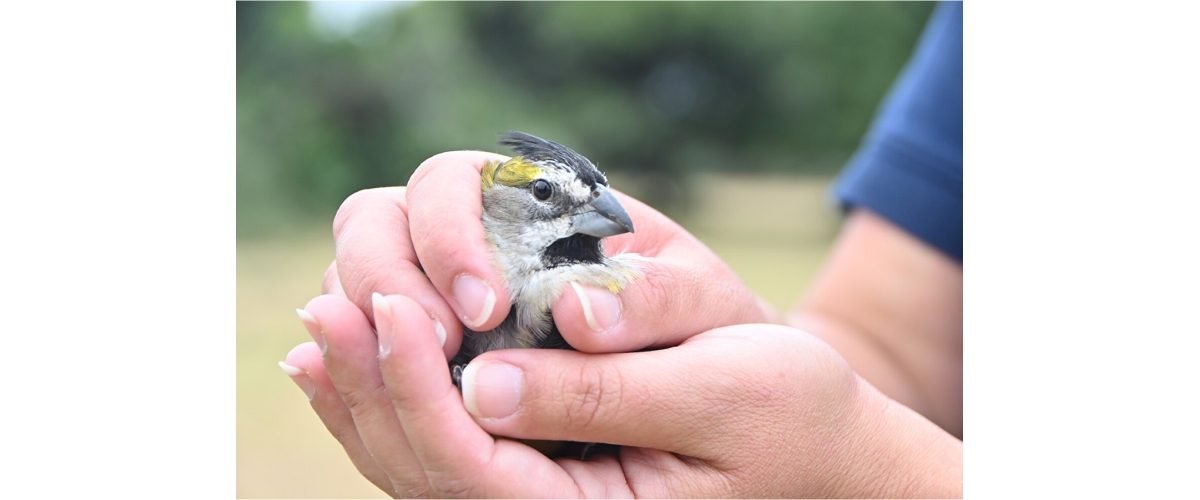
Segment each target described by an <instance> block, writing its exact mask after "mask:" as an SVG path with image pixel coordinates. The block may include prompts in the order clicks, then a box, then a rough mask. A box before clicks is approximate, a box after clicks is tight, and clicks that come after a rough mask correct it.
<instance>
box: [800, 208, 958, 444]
mask: <svg viewBox="0 0 1200 500" xmlns="http://www.w3.org/2000/svg"><path fill="white" fill-rule="evenodd" d="M788 319H789V321H788V322H789V324H791V325H792V326H796V327H798V328H801V329H804V330H807V331H809V332H810V333H812V334H814V335H817V336H818V337H821V338H822V339H824V340H825V341H826V342H827V343H829V344H830V345H832V346H833V347H834V348H835V349H837V350H838V352H840V353H841V354H842V357H844V358H845V359H846V360H847V361H848V362H849V363H850V366H851V367H853V368H854V370H855V371H856V372H858V373H859V375H861V376H862V377H863V378H865V379H867V381H869V382H870V383H871V384H874V386H875V387H877V388H878V389H879V390H880V391H882V392H883V393H884V394H886V395H887V396H889V397H891V398H892V399H894V400H896V401H898V402H900V403H902V404H904V405H907V406H909V407H910V408H912V409H913V410H916V411H917V412H919V413H921V414H922V415H924V416H926V417H927V418H929V419H930V420H932V421H933V422H934V423H936V424H938V425H940V426H941V427H942V428H943V429H946V430H947V431H948V432H950V433H952V434H954V435H956V436H961V435H962V268H961V266H959V264H958V263H957V262H954V261H953V260H950V259H949V258H947V257H945V256H943V255H941V254H939V253H937V252H936V251H934V250H933V249H932V248H930V247H928V246H927V245H925V244H924V243H922V242H920V241H918V240H916V239H915V238H913V237H912V236H910V235H908V234H907V233H905V232H903V231H902V230H900V229H899V228H897V227H895V226H893V225H892V224H890V223H889V222H887V221H886V220H883V219H881V218H879V217H877V216H875V215H873V214H871V213H870V212H866V211H862V210H857V211H855V212H854V213H853V214H852V215H851V216H850V217H849V219H848V220H847V221H846V224H845V226H844V227H843V229H842V234H841V235H840V236H839V237H838V241H837V243H836V244H835V245H834V248H833V250H832V252H830V256H829V258H828V260H827V261H826V264H825V266H824V268H823V269H822V271H821V273H820V275H819V276H818V278H817V279H816V280H815V281H814V282H813V283H812V285H811V286H810V288H809V290H808V294H807V295H806V296H805V297H804V299H803V300H802V301H801V302H800V303H799V305H798V306H797V308H796V309H795V310H794V311H793V312H792V313H791V315H790V317H789V318H788Z"/></svg>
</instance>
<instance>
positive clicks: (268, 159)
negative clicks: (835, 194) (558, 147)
mask: <svg viewBox="0 0 1200 500" xmlns="http://www.w3.org/2000/svg"><path fill="white" fill-rule="evenodd" d="M932 8H933V5H932V4H931V3H917V2H897V3H891V2H870V3H866V2H864V3H858V2H854V3H790V2H782V3H775V2H771V3H717V2H703V3H684V2H664V3H657V2H655V3H649V2H647V3H615V2H614V3H609V2H603V3H590V2H588V3H584V2H578V3H575V2H572V3H557V2H547V3H424V2H390V3H359V2H287V3H283V2H264V3H257V2H255V3H247V2H239V3H238V4H237V161H238V166H237V204H238V210H237V224H238V225H237V238H238V242H237V253H238V257H237V259H238V271H237V273H238V274H237V286H238V294H237V310H238V318H237V324H238V332H237V342H238V346H237V356H238V362H237V363H238V364H237V369H238V374H237V419H238V421H237V433H238V443H237V450H238V451H237V453H238V456H237V469H238V470H237V485H238V486H237V487H238V496H239V497H243V498H246V497H250V498H259V497H293V498H296V497H299V498H323V497H372V498H373V497H380V498H382V497H383V495H382V494H381V493H380V492H379V491H377V490H376V489H375V488H374V487H372V486H371V485H370V484H369V483H367V482H366V480H364V479H362V478H361V477H360V476H359V475H358V474H357V473H356V472H355V471H354V469H353V467H352V466H351V465H350V463H349V460H347V459H346V458H345V456H344V455H343V453H342V451H341V448H340V446H339V445H338V444H337V443H336V442H335V441H334V439H333V438H332V437H331V436H329V434H328V433H326V432H325V431H324V429H323V427H322V426H321V423H320V421H319V420H318V419H317V418H316V417H315V415H314V414H313V413H312V412H311V411H310V410H309V408H308V405H307V402H306V401H305V399H304V396H303V394H302V393H300V391H299V390H298V389H296V388H295V386H294V385H292V383H291V382H290V381H289V380H288V379H287V377H286V376H284V375H283V374H282V373H281V372H280V371H279V368H278V367H277V366H276V361H278V360H281V359H283V356H284V355H285V354H286V353H287V351H288V350H289V349H290V348H291V347H293V346H294V345H296V344H297V343H300V342H303V341H307V340H308V336H307V334H306V333H305V332H304V329H303V327H302V326H301V325H300V323H299V321H298V320H297V319H296V317H295V314H294V312H293V309H294V308H296V307H300V306H303V305H304V303H305V302H307V301H308V299H309V298H311V297H312V296H314V295H316V294H317V293H319V286H320V278H321V274H322V272H323V271H324V269H325V267H326V266H327V265H328V264H329V261H330V260H331V259H332V258H333V248H332V244H331V240H330V235H329V225H330V222H331V220H332V217H333V214H334V212H335V211H336V210H337V207H338V205H339V204H340V203H341V201H342V200H343V199H345V198H346V197H347V196H348V195H350V194H351V193H353V192H354V191H357V190H359V189H363V188H369V187H376V186H384V185H400V184H404V183H406V181H407V179H408V176H409V175H410V174H411V173H412V170H413V169H414V168H416V166H417V165H418V164H420V162H421V161H422V160H424V159H425V158H428V157H429V156H431V155H434V154H436V153H439V152H442V151H448V150H455V149H484V150H492V151H497V152H500V153H508V152H507V151H503V150H499V149H498V147H497V146H495V141H496V139H497V137H498V136H499V134H500V133H501V132H504V131H506V130H522V131H526V132H530V133H533V134H536V135H540V136H543V137H546V138H549V139H553V140H556V141H559V142H562V143H564V144H567V145H569V146H571V147H573V148H575V149H577V150H578V151H580V152H581V153H583V154H584V155H586V156H588V157H589V158H591V159H592V160H593V161H595V162H596V163H597V164H598V165H599V166H600V167H601V169H603V170H604V171H605V172H606V173H607V174H609V180H610V181H611V184H612V185H613V186H614V187H616V188H617V189H619V190H622V191H625V192H627V193H630V194H632V195H634V196H636V197H639V198H641V199H643V200H644V201H646V202H648V203H650V204H651V205H653V206H655V207H657V208H659V209H660V210H661V211H663V212H665V213H666V214H668V215H670V216H671V217H673V218H675V219H676V220H677V221H679V222H680V223H681V224H683V226H684V227H686V228H687V229H689V230H690V231H692V232H693V233H695V234H696V235H697V236H698V237H699V238H700V239H701V240H702V241H704V242H705V243H706V244H708V245H709V246H710V247H712V249H713V250H714V251H715V252H717V254H719V255H720V256H721V257H723V258H724V259H725V260H726V262H728V263H729V264H730V266H732V267H733V268H734V270H736V271H737V272H738V274H739V275H740V276H741V277H742V279H743V280H745V281H746V283H747V284H748V285H749V286H750V287H751V288H752V289H753V290H755V291H756V292H758V293H759V294H760V295H761V296H763V297H764V298H765V299H767V300H768V301H769V302H771V303H772V304H774V305H775V306H776V307H778V308H780V309H786V308H787V307H789V306H790V305H791V304H792V303H793V302H794V301H795V300H796V299H797V298H799V297H800V294H801V293H802V292H803V290H804V288H805V286H806V284H807V283H808V282H809V280H811V279H812V277H813V275H814V274H815V272H816V270H817V268H818V266H819V264H820V261H821V258H822V257H823V256H824V254H825V252H826V251H827V249H828V246H829V243H830V241H831V239H832V238H833V236H834V234H835V231H836V228H837V224H838V217H837V213H836V210H835V209H834V207H833V206H832V205H831V203H830V199H829V197H828V189H829V186H830V184H831V182H832V180H833V178H834V176H835V175H836V174H837V172H838V170H839V169H840V168H841V167H842V165H843V164H844V163H845V162H846V160H847V159H848V158H849V157H850V155H851V154H852V153H853V152H854V148H855V147H856V146H857V145H858V142H859V140H860V139H861V137H862V135H863V133H864V132H865V131H866V128H867V126H868V125H869V123H870V119H871V117H872V114H873V112H874V110H875V107H876V106H877V105H878V104H879V102H880V100H881V98H882V97H883V96H884V93H885V92H886V91H887V88H888V86H889V85H890V83H891V81H892V79H893V78H895V76H896V75H897V73H898V72H899V71H900V69H901V68H902V67H903V65H904V63H905V61H906V60H907V58H908V55H909V53H910V52H911V50H912V47H913V45H914V43H915V42H916V40H917V38H918V36H919V35H920V31H921V28H922V27H923V26H924V22H925V20H926V18H927V17H928V15H929V13H930V12H931V10H932Z"/></svg>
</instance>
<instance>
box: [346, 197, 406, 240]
mask: <svg viewBox="0 0 1200 500" xmlns="http://www.w3.org/2000/svg"><path fill="white" fill-rule="evenodd" d="M397 189H398V190H399V193H400V197H401V199H403V197H404V194H405V187H404V186H399V187H378V188H370V189H362V190H359V191H355V192H354V193H353V194H351V195H350V196H347V197H346V199H345V200H343V201H342V204H341V205H340V206H338V209H337V212H336V213H335V214H334V216H333V237H334V239H337V238H340V237H341V235H342V232H343V231H344V230H345V228H346V223H347V222H349V221H350V220H351V219H352V218H353V217H354V215H355V214H358V213H361V212H363V211H364V210H370V207H372V206H379V205H383V204H390V203H395V201H394V200H393V198H394V196H393V195H391V194H389V191H392V190H397Z"/></svg>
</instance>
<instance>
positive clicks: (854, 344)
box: [787, 307, 962, 438]
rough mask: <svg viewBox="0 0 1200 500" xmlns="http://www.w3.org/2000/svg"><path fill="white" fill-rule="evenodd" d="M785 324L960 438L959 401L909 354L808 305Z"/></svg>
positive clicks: (875, 385) (851, 324)
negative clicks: (832, 351)
mask: <svg viewBox="0 0 1200 500" xmlns="http://www.w3.org/2000/svg"><path fill="white" fill-rule="evenodd" d="M787 323H788V325H789V326H793V327H796V328H799V329H801V330H804V331H807V332H809V333H811V334H813V335H816V336H817V337H820V338H821V339H822V340H824V341H825V342H826V343H828V344H829V345H830V346H832V347H833V348H834V349H836V350H837V351H838V353H840V354H841V355H842V357H843V358H845V359H846V361H847V362H848V363H849V364H850V366H851V367H852V368H854V371H855V372H857V373H858V374H859V376H861V377H862V378H863V379H865V380H866V381H867V382H869V383H870V384H871V385H873V386H874V387H875V388H877V389H878V390H879V391H880V392H882V393H883V394H885V395H886V396H887V397H889V398H891V399H894V400H895V401H897V402H899V403H900V404H903V405H904V406H907V407H909V408H911V409H912V410H914V411H916V412H917V413H919V414H921V415H924V416H925V417H926V418H928V419H929V420H932V421H933V422H934V423H936V424H937V425H938V426H940V427H941V428H942V429H945V430H946V431H947V432H949V433H951V434H952V435H954V436H955V437H959V438H961V437H962V405H961V400H957V399H955V398H947V397H945V396H944V395H943V394H941V393H944V392H948V390H947V389H945V388H944V385H946V384H933V383H930V382H928V381H925V380H922V379H923V376H922V374H923V373H924V372H921V371H919V370H917V369H916V368H917V367H914V366H912V365H913V364H916V363H918V361H916V360H914V359H913V358H912V357H911V356H906V354H905V353H901V352H896V350H894V349H893V348H891V347H890V346H889V345H888V344H887V342H886V341H881V340H879V336H878V335H874V334H871V333H868V332H866V331H865V330H866V327H864V326H860V325H856V324H853V323H851V322H850V321H847V320H845V319H844V318H840V317H838V316H837V315H836V314H831V313H829V312H826V311H821V310H817V309H814V308H811V307H809V308H802V309H799V310H797V311H794V312H793V313H792V314H791V315H790V316H789V317H788V318H787ZM935 362H936V361H935ZM926 378H927V377H926ZM947 378H950V379H953V378H957V379H958V380H961V372H959V373H958V374H948V375H947Z"/></svg>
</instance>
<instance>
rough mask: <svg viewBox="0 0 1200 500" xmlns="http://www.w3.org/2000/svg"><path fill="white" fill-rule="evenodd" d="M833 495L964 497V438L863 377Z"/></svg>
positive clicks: (828, 493) (833, 487)
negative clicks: (878, 388)
mask: <svg viewBox="0 0 1200 500" xmlns="http://www.w3.org/2000/svg"><path fill="white" fill-rule="evenodd" d="M858 397H859V405H860V406H859V408H860V411H858V412H856V413H855V418H854V420H853V422H852V423H851V425H850V429H851V430H850V431H848V435H847V436H846V438H845V439H844V440H843V441H842V443H841V447H840V450H839V454H838V456H839V459H840V463H841V464H843V465H844V467H843V468H842V469H841V470H842V471H843V472H842V473H841V474H840V478H839V480H837V481H834V482H831V483H830V486H831V489H830V491H828V492H827V495H826V496H830V497H873V498H961V497H962V441H961V440H959V439H957V438H955V437H954V436H951V435H950V434H948V433H947V432H946V431H944V430H942V429H941V428H939V427H938V426H937V425H934V424H933V423H932V422H930V421H929V420H927V419H925V418H924V417H922V416H921V415H920V414H918V413H916V412H915V411H913V410H912V409H910V408H908V407H906V406H904V405H901V404H899V403H896V402H895V401H893V400H891V399H890V398H888V397H886V396H884V395H883V394H882V393H880V392H879V391H878V390H877V389H875V388H874V387H872V386H871V385H870V384H869V383H867V382H866V381H865V380H863V381H861V382H860V389H859V396H858Z"/></svg>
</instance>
